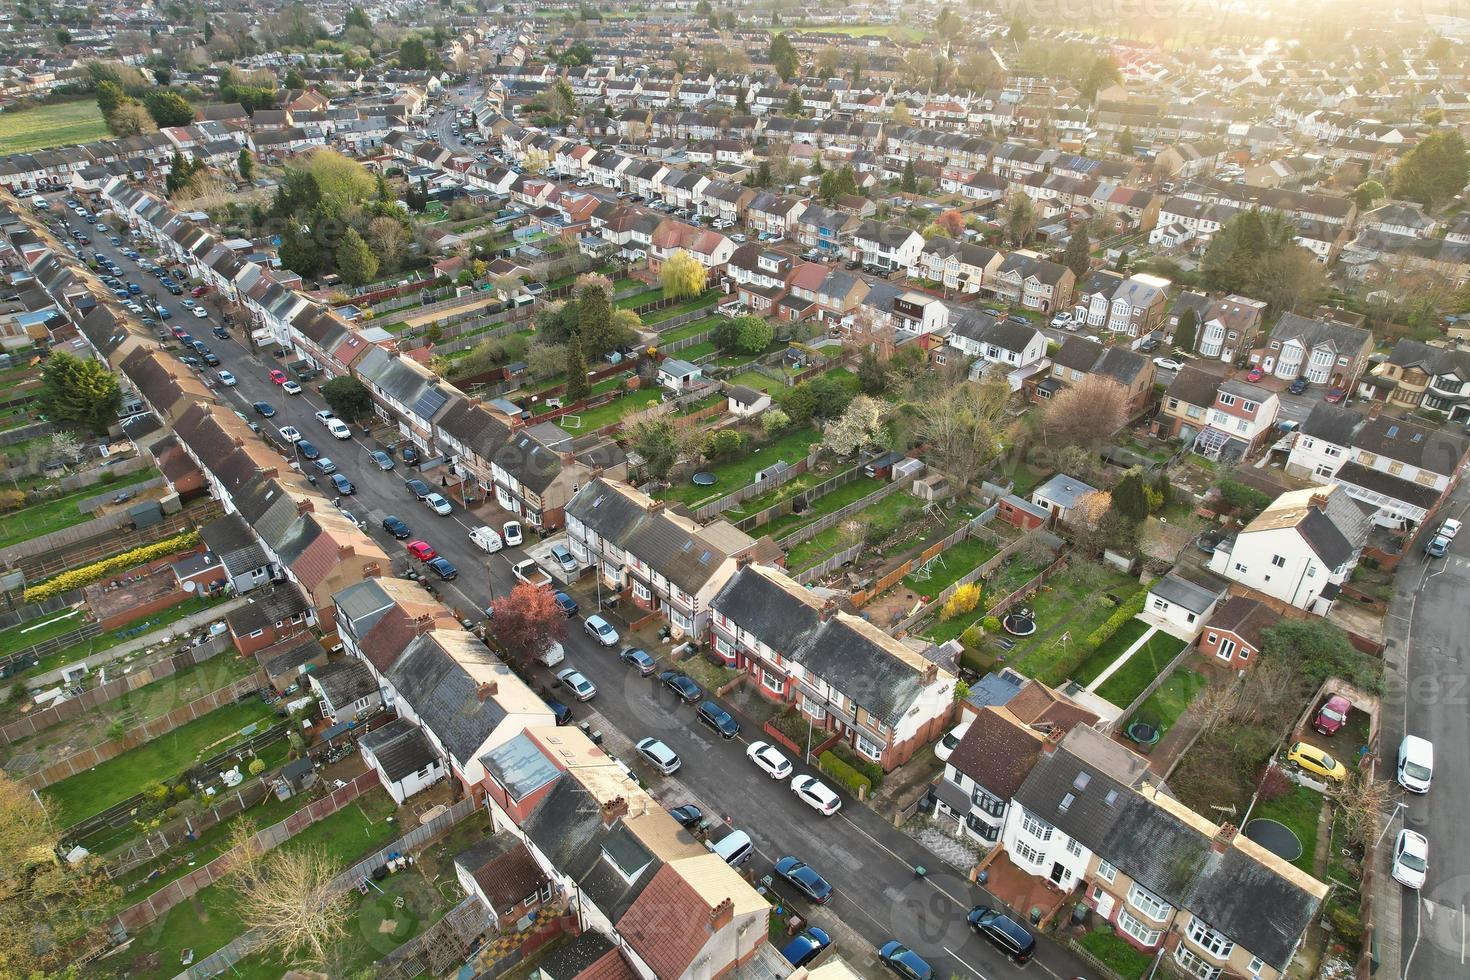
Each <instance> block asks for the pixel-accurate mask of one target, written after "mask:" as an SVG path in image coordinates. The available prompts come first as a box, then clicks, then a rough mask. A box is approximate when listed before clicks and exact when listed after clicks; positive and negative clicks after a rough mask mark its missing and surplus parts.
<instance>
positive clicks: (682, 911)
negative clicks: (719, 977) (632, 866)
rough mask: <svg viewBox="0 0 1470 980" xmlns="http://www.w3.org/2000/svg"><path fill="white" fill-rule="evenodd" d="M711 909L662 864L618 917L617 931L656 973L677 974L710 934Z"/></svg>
mask: <svg viewBox="0 0 1470 980" xmlns="http://www.w3.org/2000/svg"><path fill="white" fill-rule="evenodd" d="M712 912H713V909H710V908H709V906H708V905H707V904H706V903H705V902H704V900H703V899H702V898H700V896H699V893H698V892H696V891H695V890H694V889H693V888H692V887H691V886H690V884H689V883H688V882H687V881H685V880H684V878H683V876H681V875H680V874H679V873H678V872H677V871H676V870H674V868H673V867H671V866H669V865H664V866H663V867H662V868H660V869H659V871H658V874H656V875H654V876H653V880H652V881H650V882H649V883H648V887H647V888H645V889H644V890H643V894H641V895H639V896H638V899H637V901H635V902H634V903H633V905H632V906H631V907H630V908H629V909H628V911H627V912H626V913H624V915H623V917H622V918H621V919H620V920H618V932H619V933H620V934H621V935H622V936H623V938H624V939H625V940H626V941H627V943H628V945H629V946H632V947H633V951H634V952H636V953H637V954H638V956H639V958H640V959H642V960H643V962H645V963H647V964H648V965H649V967H650V968H651V969H652V970H653V972H654V975H655V976H659V977H680V976H683V975H684V973H685V971H686V970H688V969H689V965H690V964H691V963H693V962H694V958H695V957H696V956H698V955H699V951H700V950H702V949H704V946H705V944H706V943H708V942H709V939H710V936H711V929H710V921H709V920H710V916H711V914H712Z"/></svg>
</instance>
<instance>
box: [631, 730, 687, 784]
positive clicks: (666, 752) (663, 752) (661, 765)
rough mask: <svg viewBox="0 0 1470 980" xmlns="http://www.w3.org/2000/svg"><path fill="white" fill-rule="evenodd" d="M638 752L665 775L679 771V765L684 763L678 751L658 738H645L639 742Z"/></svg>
mask: <svg viewBox="0 0 1470 980" xmlns="http://www.w3.org/2000/svg"><path fill="white" fill-rule="evenodd" d="M638 754H639V755H641V756H643V759H644V761H646V762H647V763H648V764H649V765H651V766H653V768H655V769H657V770H658V771H659V772H661V773H663V774H664V775H665V776H669V775H672V774H674V773H676V772H678V771H679V766H680V765H682V764H683V763H681V762H680V761H679V755H678V753H677V752H675V751H674V750H673V749H671V748H669V747H668V746H667V745H665V744H664V743H663V742H660V741H659V740H658V739H656V738H645V739H644V740H643V741H641V742H639V743H638Z"/></svg>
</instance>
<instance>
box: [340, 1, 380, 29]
mask: <svg viewBox="0 0 1470 980" xmlns="http://www.w3.org/2000/svg"><path fill="white" fill-rule="evenodd" d="M342 23H343V26H344V27H357V28H361V29H362V30H364V31H370V30H372V29H373V19H372V18H371V17H369V16H368V14H367V11H366V10H363V9H362V8H361V7H358V6H354V7H352V9H350V10H348V11H347V17H346V19H345V20H343V22H342Z"/></svg>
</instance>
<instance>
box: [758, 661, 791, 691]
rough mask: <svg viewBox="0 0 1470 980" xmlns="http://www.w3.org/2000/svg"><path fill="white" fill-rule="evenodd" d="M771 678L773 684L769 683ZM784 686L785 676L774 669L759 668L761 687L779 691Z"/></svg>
mask: <svg viewBox="0 0 1470 980" xmlns="http://www.w3.org/2000/svg"><path fill="white" fill-rule="evenodd" d="M772 680H775V683H774V684H772V683H771V681H772ZM785 686H786V678H784V677H782V676H781V675H780V674H778V673H776V672H775V671H774V670H766V669H765V668H764V667H762V668H761V687H763V688H765V689H766V690H767V691H780V690H781V689H782V688H784V687H785Z"/></svg>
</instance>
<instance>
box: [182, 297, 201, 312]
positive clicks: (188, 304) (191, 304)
mask: <svg viewBox="0 0 1470 980" xmlns="http://www.w3.org/2000/svg"><path fill="white" fill-rule="evenodd" d="M179 303H180V305H182V306H183V307H184V309H186V310H192V309H193V308H194V307H196V306H198V305H199V304H198V303H196V302H194V301H193V300H192V299H184V300H179Z"/></svg>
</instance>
